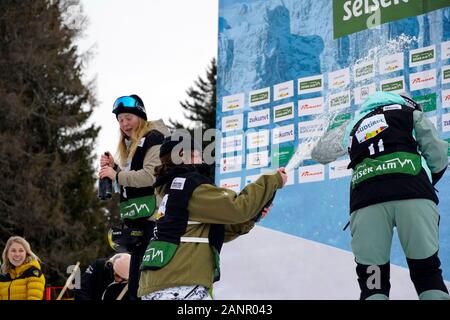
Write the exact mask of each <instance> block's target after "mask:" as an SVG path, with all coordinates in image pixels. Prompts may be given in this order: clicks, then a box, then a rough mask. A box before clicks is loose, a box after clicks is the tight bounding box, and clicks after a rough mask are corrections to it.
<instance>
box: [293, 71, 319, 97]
mask: <svg viewBox="0 0 450 320" xmlns="http://www.w3.org/2000/svg"><path fill="white" fill-rule="evenodd" d="M297 88H298V94H299V95H300V94H307V93H312V92H320V91H322V90H323V75H322V74H321V75H317V76H312V77H305V78H300V79H298V83H297Z"/></svg>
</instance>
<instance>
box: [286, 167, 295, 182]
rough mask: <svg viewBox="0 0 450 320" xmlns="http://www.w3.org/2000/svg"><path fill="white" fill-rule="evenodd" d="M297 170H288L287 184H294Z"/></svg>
mask: <svg viewBox="0 0 450 320" xmlns="http://www.w3.org/2000/svg"><path fill="white" fill-rule="evenodd" d="M294 171H295V170H292V171H289V172H287V173H286V174H287V181H286V186H291V185H293V184H294V177H295V172H294Z"/></svg>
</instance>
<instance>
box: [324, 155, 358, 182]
mask: <svg viewBox="0 0 450 320" xmlns="http://www.w3.org/2000/svg"><path fill="white" fill-rule="evenodd" d="M349 163H350V159H345V160H337V161H333V162H331V163H330V165H329V172H328V173H329V177H330V179H338V178H343V177H349V176H351V175H352V170H351V169H347V166H348V164H349Z"/></svg>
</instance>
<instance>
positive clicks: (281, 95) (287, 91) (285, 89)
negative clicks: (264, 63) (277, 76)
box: [273, 80, 294, 101]
mask: <svg viewBox="0 0 450 320" xmlns="http://www.w3.org/2000/svg"><path fill="white" fill-rule="evenodd" d="M293 96H294V81H293V80H291V81H287V82H283V83H279V84H276V85H274V86H273V100H274V101H278V100H281V99H285V98H290V97H293Z"/></svg>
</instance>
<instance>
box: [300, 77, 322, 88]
mask: <svg viewBox="0 0 450 320" xmlns="http://www.w3.org/2000/svg"><path fill="white" fill-rule="evenodd" d="M320 87H322V80H321V79H317V80H309V81H304V82H300V91H302V90H309V89H314V88H320Z"/></svg>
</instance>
